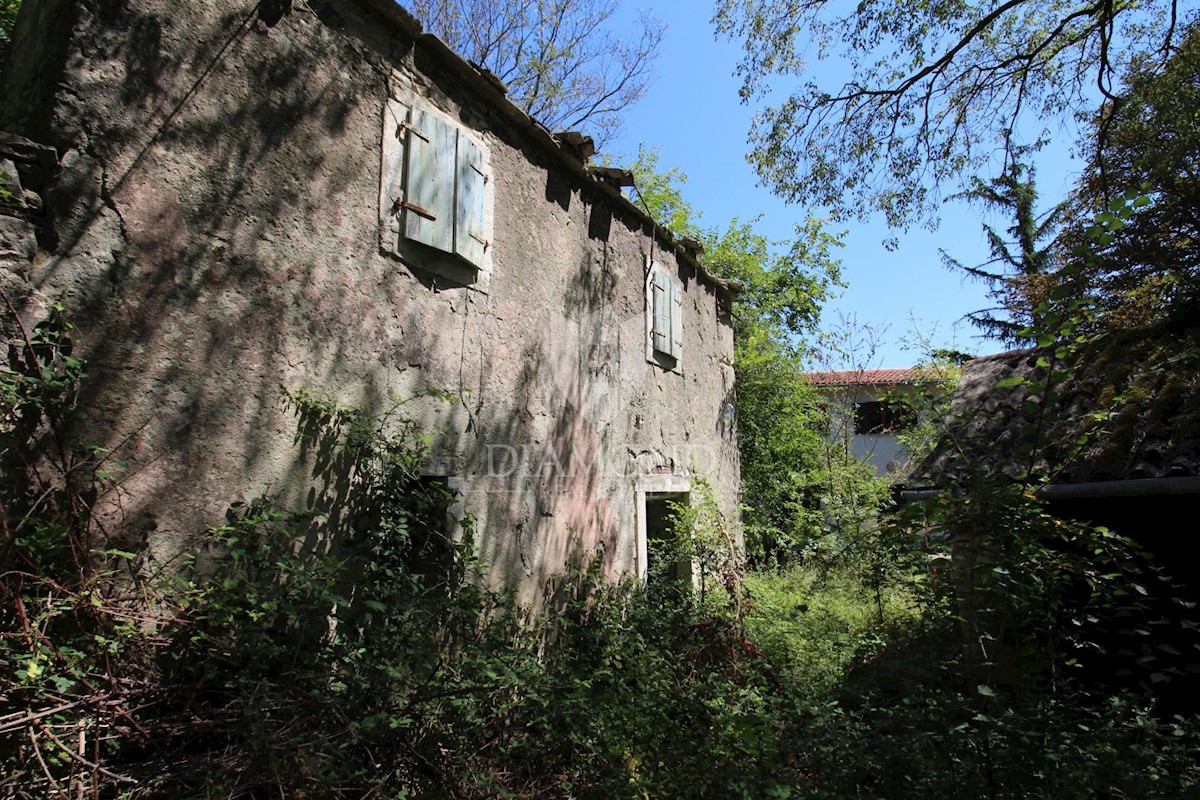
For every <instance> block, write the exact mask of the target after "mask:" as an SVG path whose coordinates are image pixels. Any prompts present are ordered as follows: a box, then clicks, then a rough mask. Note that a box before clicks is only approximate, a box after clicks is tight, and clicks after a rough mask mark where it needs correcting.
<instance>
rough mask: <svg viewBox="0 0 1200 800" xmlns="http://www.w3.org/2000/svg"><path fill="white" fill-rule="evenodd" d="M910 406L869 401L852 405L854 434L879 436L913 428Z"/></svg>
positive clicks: (893, 401)
mask: <svg viewBox="0 0 1200 800" xmlns="http://www.w3.org/2000/svg"><path fill="white" fill-rule="evenodd" d="M914 421H915V420H914V413H913V409H912V406H910V405H908V404H907V403H903V402H899V401H896V400H870V401H867V402H862V403H855V404H854V432H855V433H857V434H860V435H866V436H880V435H883V434H888V433H895V432H897V431H902V430H906V429H908V428H911V427H912V426H913V422H914Z"/></svg>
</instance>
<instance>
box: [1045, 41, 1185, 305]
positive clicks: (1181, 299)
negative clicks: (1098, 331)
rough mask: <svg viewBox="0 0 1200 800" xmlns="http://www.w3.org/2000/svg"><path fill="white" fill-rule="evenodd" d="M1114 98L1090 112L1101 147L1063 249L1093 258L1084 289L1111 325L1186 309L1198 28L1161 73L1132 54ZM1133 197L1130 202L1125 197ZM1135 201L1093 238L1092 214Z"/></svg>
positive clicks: (1103, 215)
mask: <svg viewBox="0 0 1200 800" xmlns="http://www.w3.org/2000/svg"><path fill="white" fill-rule="evenodd" d="M1125 83H1126V85H1127V86H1128V89H1127V91H1125V92H1124V93H1123V94H1122V95H1121V96H1120V97H1117V98H1114V99H1113V100H1112V101H1110V102H1108V103H1106V104H1105V105H1104V106H1103V107H1102V108H1101V110H1100V112H1099V113H1098V114H1097V115H1096V117H1095V120H1094V122H1093V131H1094V135H1096V136H1103V137H1104V138H1105V141H1106V146H1105V147H1104V149H1103V150H1100V151H1096V152H1095V153H1093V156H1092V159H1091V161H1090V163H1089V168H1088V170H1087V171H1086V172H1085V173H1084V175H1083V177H1082V179H1081V180H1080V182H1079V184H1078V186H1077V188H1076V193H1075V197H1074V198H1073V202H1072V214H1073V215H1074V218H1075V219H1076V220H1078V222H1076V223H1075V224H1073V225H1072V227H1071V229H1070V230H1069V231H1068V235H1067V236H1066V237H1064V241H1063V243H1062V247H1063V250H1064V251H1066V252H1073V251H1087V252H1090V253H1091V254H1092V255H1093V259H1092V263H1091V264H1090V265H1089V266H1088V267H1087V268H1086V269H1085V274H1086V277H1087V278H1088V283H1089V284H1090V286H1091V289H1092V291H1093V292H1094V293H1095V295H1096V297H1097V299H1098V300H1099V301H1100V303H1101V305H1102V306H1103V307H1105V308H1106V309H1107V310H1108V312H1109V317H1110V320H1109V321H1110V324H1115V325H1117V326H1128V325H1134V324H1141V323H1146V322H1150V321H1153V319H1155V318H1156V317H1158V316H1161V315H1162V314H1164V313H1173V312H1172V311H1171V306H1172V305H1175V306H1178V308H1176V309H1175V311H1176V312H1182V313H1187V308H1188V307H1190V306H1192V305H1194V300H1195V296H1196V292H1197V288H1198V280H1200V191H1198V190H1197V185H1198V180H1200V160H1198V157H1197V154H1198V153H1200V121H1198V119H1197V116H1196V109H1197V108H1198V107H1200V28H1197V27H1195V26H1193V27H1191V28H1189V29H1188V30H1187V31H1186V32H1185V35H1184V36H1183V37H1182V41H1181V43H1180V46H1179V48H1178V49H1177V50H1174V51H1173V52H1172V54H1171V58H1170V60H1169V61H1167V63H1166V65H1165V67H1164V66H1163V65H1162V64H1161V63H1159V62H1158V61H1157V60H1151V59H1148V58H1140V59H1137V60H1135V61H1134V63H1133V64H1132V65H1131V67H1130V70H1129V72H1128V74H1127V75H1126V77H1125ZM1131 198H1132V199H1131ZM1126 202H1132V203H1135V204H1136V208H1137V210H1136V213H1134V214H1132V215H1131V216H1129V218H1128V219H1127V220H1125V224H1124V225H1122V226H1120V227H1118V228H1115V229H1113V230H1111V231H1109V232H1108V233H1109V236H1108V237H1107V239H1106V240H1105V241H1100V242H1097V241H1096V240H1095V237H1094V236H1092V235H1091V234H1090V233H1089V229H1090V227H1091V226H1090V225H1089V223H1090V221H1091V220H1092V219H1093V218H1097V219H1102V220H1105V219H1108V218H1110V217H1111V216H1112V211H1111V207H1112V206H1114V204H1115V205H1116V207H1118V208H1120V207H1121V206H1122V205H1123V204H1124V203H1126Z"/></svg>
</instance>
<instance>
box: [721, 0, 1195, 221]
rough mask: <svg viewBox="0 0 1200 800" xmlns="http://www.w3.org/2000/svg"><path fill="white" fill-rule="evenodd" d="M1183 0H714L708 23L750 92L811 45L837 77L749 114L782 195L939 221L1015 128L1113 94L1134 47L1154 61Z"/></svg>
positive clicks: (1044, 124)
mask: <svg viewBox="0 0 1200 800" xmlns="http://www.w3.org/2000/svg"><path fill="white" fill-rule="evenodd" d="M1181 5H1185V6H1186V4H1181V3H1179V2H1178V0H1132V1H1131V2H1120V3H1113V2H1104V1H1101V2H1093V0H989V1H988V2H983V3H972V2H967V0H938V1H937V2H931V1H930V0H921V2H915V3H912V2H900V1H899V0H876V1H875V2H863V3H857V4H842V3H831V2H828V1H827V0H771V2H760V0H720V1H719V2H718V4H717V11H716V15H715V18H714V22H715V23H716V26H717V31H718V33H719V34H720V35H724V36H726V37H729V38H732V39H737V40H740V41H741V42H742V44H743V47H744V55H743V58H742V60H741V62H740V63H739V65H738V74H739V75H740V76H741V77H742V78H743V79H744V83H743V86H742V96H743V98H744V99H745V100H751V99H760V98H762V97H764V96H765V95H766V94H767V93H768V92H769V91H770V90H771V89H773V88H775V87H777V86H780V85H781V84H783V83H785V82H787V81H791V80H795V79H799V78H800V76H802V75H803V73H804V70H805V68H806V61H805V59H806V56H807V55H808V54H809V51H810V50H811V51H814V52H815V55H816V57H817V58H818V59H828V58H831V57H836V59H837V60H838V61H839V62H840V63H839V66H840V67H841V68H842V69H841V71H840V72H839V71H832V72H833V74H836V75H839V76H841V75H844V76H845V78H844V79H842V78H841V77H839V78H836V79H834V80H842V83H841V85H840V86H830V85H821V84H818V83H817V82H816V81H813V80H809V81H808V82H806V83H804V84H803V85H802V86H800V87H799V88H798V89H797V90H795V91H794V92H793V93H792V94H790V96H788V97H787V98H786V99H784V100H783V101H782V102H780V103H778V104H776V105H774V106H773V107H770V108H767V109H765V110H764V111H762V112H761V113H760V114H759V115H758V117H757V119H756V121H755V124H754V127H753V130H752V132H751V137H750V138H751V144H752V147H753V149H752V151H751V153H750V156H749V158H750V160H751V162H752V163H753V164H754V165H755V166H756V167H757V169H758V172H759V174H760V175H761V176H762V178H763V180H764V181H765V182H766V183H767V184H768V185H770V186H771V187H772V188H774V189H775V191H777V192H778V193H779V194H781V195H782V196H784V197H786V198H787V199H789V200H792V201H797V202H806V203H810V204H818V205H824V206H827V207H829V208H831V209H833V210H834V212H835V213H836V214H839V215H847V214H854V215H859V216H863V215H866V214H868V213H870V212H873V211H881V212H883V213H884V214H885V215H886V218H887V220H888V222H889V223H890V224H892V225H894V226H899V225H903V224H907V223H909V222H912V221H914V220H919V219H925V220H931V219H933V218H935V217H936V208H937V204H938V202H939V201H940V199H941V196H942V191H941V190H942V189H943V188H944V187H945V186H947V185H948V184H955V183H961V182H962V181H963V179H964V177H965V176H969V175H972V174H977V173H979V172H981V171H982V170H983V169H984V168H985V167H987V166H988V165H989V164H991V163H994V161H995V159H996V156H997V151H1000V153H1002V154H1003V155H1004V156H1005V157H1007V156H1009V155H1011V153H1012V152H1013V148H1014V147H1017V146H1020V142H1018V141H1017V140H1016V137H1017V135H1018V134H1020V133H1028V134H1029V135H1031V136H1032V137H1033V138H1032V139H1031V141H1037V140H1039V139H1041V138H1042V136H1043V135H1044V134H1046V133H1048V132H1049V129H1050V126H1051V125H1053V124H1056V123H1057V122H1058V121H1063V122H1066V121H1069V120H1070V118H1071V116H1072V115H1073V114H1076V113H1082V112H1086V111H1088V110H1090V109H1091V108H1092V107H1094V102H1095V101H1094V97H1095V93H1096V92H1097V91H1098V92H1099V93H1100V94H1101V95H1104V96H1106V97H1110V98H1111V97H1114V96H1115V93H1116V88H1115V87H1116V84H1117V78H1116V76H1117V75H1118V74H1119V70H1120V69H1121V68H1122V65H1124V64H1126V63H1129V62H1130V61H1131V60H1132V59H1135V57H1136V58H1137V59H1139V60H1138V63H1140V64H1142V65H1144V67H1145V69H1147V70H1150V71H1151V72H1153V71H1161V69H1162V66H1163V62H1164V59H1165V56H1167V55H1168V54H1170V53H1171V52H1172V50H1173V49H1174V47H1175V46H1176V44H1177V39H1178V37H1179V25H1180V22H1179V20H1180V14H1181V8H1180V6H1181ZM777 78H782V79H783V80H778V79H777ZM1007 160H1008V159H1007V158H1005V163H1006V164H1007Z"/></svg>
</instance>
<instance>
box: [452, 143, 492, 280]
mask: <svg viewBox="0 0 1200 800" xmlns="http://www.w3.org/2000/svg"><path fill="white" fill-rule="evenodd" d="M483 170H484V163H483V150H482V149H480V147H479V146H478V145H477V144H475V143H474V142H473V141H471V140H470V139H469V138H467V136H466V135H465V134H463V133H462V132H461V131H460V132H459V134H458V159H457V179H458V198H457V203H456V204H455V206H456V208H455V215H454V252H455V253H458V255H460V256H462V257H463V258H464V259H466V260H467V262H468V263H470V264H473V265H474V266H476V267H479V266H482V265H483V254H484V251H485V249H486V247H487V243H486V242H485V241H484V238H483V197H484V192H485V190H486V183H487V180H486V177H485V176H484V172H483Z"/></svg>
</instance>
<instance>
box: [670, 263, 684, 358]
mask: <svg viewBox="0 0 1200 800" xmlns="http://www.w3.org/2000/svg"><path fill="white" fill-rule="evenodd" d="M671 355H672V356H674V357H675V360H676V361H678V360H679V358H680V357H681V356H682V355H683V288H682V287H681V286H680V285H679V282H678V281H671Z"/></svg>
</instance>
